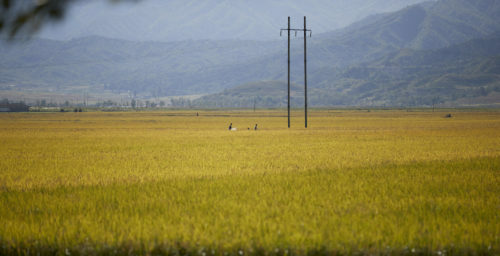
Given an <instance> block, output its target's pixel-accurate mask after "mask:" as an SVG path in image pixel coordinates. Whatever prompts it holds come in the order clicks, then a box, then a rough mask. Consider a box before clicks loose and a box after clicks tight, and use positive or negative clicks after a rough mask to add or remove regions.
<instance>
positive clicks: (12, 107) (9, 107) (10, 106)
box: [0, 103, 30, 112]
mask: <svg viewBox="0 0 500 256" xmlns="http://www.w3.org/2000/svg"><path fill="white" fill-rule="evenodd" d="M29 111H30V106H28V105H26V104H24V103H0V112H29Z"/></svg>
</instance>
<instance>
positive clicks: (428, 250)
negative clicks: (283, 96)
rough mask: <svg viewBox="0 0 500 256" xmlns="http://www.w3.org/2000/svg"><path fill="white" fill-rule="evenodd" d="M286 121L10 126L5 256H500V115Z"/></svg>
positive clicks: (81, 120)
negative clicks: (304, 122)
mask: <svg viewBox="0 0 500 256" xmlns="http://www.w3.org/2000/svg"><path fill="white" fill-rule="evenodd" d="M448 113H451V114H452V117H451V118H444V116H445V115H446V114H448ZM197 114H198V115H197ZM285 115H286V113H285V112H284V111H277V110H276V111H272V110H270V111H257V112H253V111H180V110H179V111H165V112H156V111H155V112H113V113H107V112H84V113H2V114H0V149H1V150H0V254H22V255H31V254H61V255H62V254H66V255H71V254H174V255H185V254H190V255H203V256H205V255H305V254H323V255H328V254H408V255H410V254H435V255H447V254H452V255H456V254H486V255H498V254H499V253H500V112H499V111H483V112H481V111H463V110H462V111H454V110H450V111H448V112H443V111H441V112H435V113H433V112H429V111H421V112H418V111H415V112H406V111H396V110H372V111H370V112H369V111H357V110H316V111H312V112H311V113H310V119H309V128H307V129H305V128H303V116H302V113H301V112H299V111H294V112H293V116H292V128H291V129H288V128H287V118H286V116H285ZM229 123H232V124H233V127H236V128H237V131H228V126H229ZM255 124H258V128H259V129H258V130H257V131H255V130H253V127H254V126H255Z"/></svg>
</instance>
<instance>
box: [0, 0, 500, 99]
mask: <svg viewBox="0 0 500 256" xmlns="http://www.w3.org/2000/svg"><path fill="white" fill-rule="evenodd" d="M498 20H500V0H476V1H467V0H439V1H437V2H425V3H422V4H418V5H413V6H409V7H406V8H404V9H402V10H400V11H397V12H393V13H387V14H379V15H374V16H370V17H368V18H366V19H363V20H361V21H359V22H357V23H354V24H352V25H350V26H348V27H346V28H344V29H341V30H336V31H332V32H328V33H323V34H319V35H316V34H314V35H313V37H312V38H310V39H308V40H309V42H308V43H309V44H308V59H309V63H308V69H309V86H310V90H311V91H310V105H311V106H330V105H384V104H385V105H405V106H406V105H430V104H433V103H450V104H453V103H457V104H458V103H459V102H464V101H463V99H486V98H487V99H488V100H487V101H488V102H489V103H491V102H493V103H496V104H498V103H500V102H499V101H498V98H499V96H498V95H500V92H499V91H500V89H499V86H500V77H499V76H498V74H499V73H500V72H499V69H500V68H499V66H500V64H499V56H500V53H499V49H500V47H499V46H500V41H499V38H500V37H499V33H498V31H500V22H499V21H498ZM302 43H303V40H302V39H301V38H300V37H298V38H294V40H293V41H292V53H293V54H292V81H293V82H294V83H295V84H297V85H300V84H302V83H303V74H302V73H303V56H302V54H303V52H302ZM280 81H281V82H280ZM283 81H286V39H282V40H281V41H245V40H224V41H211V40H205V41H179V42H169V43H158V42H156V43H153V42H133V41H124V40H118V39H107V38H102V37H94V36H93V37H86V38H79V39H74V40H70V41H63V42H61V41H51V40H44V39H38V40H33V41H30V42H27V43H24V44H22V45H14V46H5V45H4V46H2V47H0V94H1V90H20V91H32V92H38V91H50V90H52V91H58V92H64V93H67V94H81V93H82V92H83V91H87V92H90V93H99V92H104V91H106V92H112V93H115V94H118V93H128V94H129V95H131V97H139V98H154V97H162V96H172V95H192V94H214V95H207V96H205V97H202V98H200V99H198V100H195V101H193V102H189V104H192V105H198V106H202V107H203V106H214V104H215V106H248V107H251V106H249V104H250V105H253V104H254V103H255V102H256V101H260V102H258V104H261V105H262V106H279V105H280V104H282V102H283V99H284V97H286V95H281V94H280V93H278V92H279V91H280V89H277V88H274V89H273V87H274V86H278V87H279V86H283ZM253 86H254V87H256V88H255V89H253V90H249V88H250V87H253ZM297 88H300V86H299V87H297ZM267 90H269V92H268V93H266V91H267ZM298 90H299V91H300V89H298ZM299 91H297V93H299ZM272 92H275V93H272ZM297 93H296V94H297ZM297 95H298V94H297ZM300 98H301V97H299V96H297V97H296V99H295V102H300ZM215 100H219V102H215V103H214V101H215ZM469 102H473V101H472V100H470V101H469ZM478 102H479V103H480V100H478Z"/></svg>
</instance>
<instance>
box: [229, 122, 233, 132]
mask: <svg viewBox="0 0 500 256" xmlns="http://www.w3.org/2000/svg"><path fill="white" fill-rule="evenodd" d="M231 129H233V123H231V124H229V130H230V131H231Z"/></svg>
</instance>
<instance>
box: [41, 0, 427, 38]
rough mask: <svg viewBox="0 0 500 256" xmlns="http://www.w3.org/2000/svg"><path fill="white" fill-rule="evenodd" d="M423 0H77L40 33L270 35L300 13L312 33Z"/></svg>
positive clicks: (299, 21) (298, 19) (53, 35)
mask: <svg viewBox="0 0 500 256" xmlns="http://www.w3.org/2000/svg"><path fill="white" fill-rule="evenodd" d="M422 1H424V0H341V1H329V0H309V1H300V0H288V1H281V0H280V1H264V0H253V1H246V0H204V1H197V0H169V1H163V0H144V1H140V2H139V3H137V4H115V5H113V6H110V5H109V4H107V3H104V2H102V1H82V2H81V3H77V4H75V6H74V8H72V9H71V10H70V12H69V15H68V16H69V17H70V18H71V19H68V20H67V21H66V23H65V24H62V25H57V26H53V27H49V28H46V29H45V30H44V31H43V32H42V33H41V36H42V37H47V38H52V39H59V40H67V39H71V38H78V37H83V36H91V35H98V36H105V37H111V38H119V39H124V40H132V41H152V40H153V41H184V40H189V39H192V40H200V39H211V40H221V39H233V38H238V39H245V40H248V39H250V40H270V39H274V38H277V37H278V35H279V34H278V32H279V29H280V28H281V27H286V25H287V24H286V23H287V20H286V19H287V16H292V24H293V26H295V27H300V26H301V25H302V16H309V24H310V25H311V27H313V28H314V30H315V32H316V33H322V32H326V31H330V30H334V29H338V28H341V27H344V26H346V25H349V24H350V23H352V22H354V21H357V20H359V19H361V18H364V17H366V16H368V15H371V14H374V13H381V12H390V11H396V10H398V9H400V8H403V7H405V6H407V5H411V4H415V3H418V2H422Z"/></svg>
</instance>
